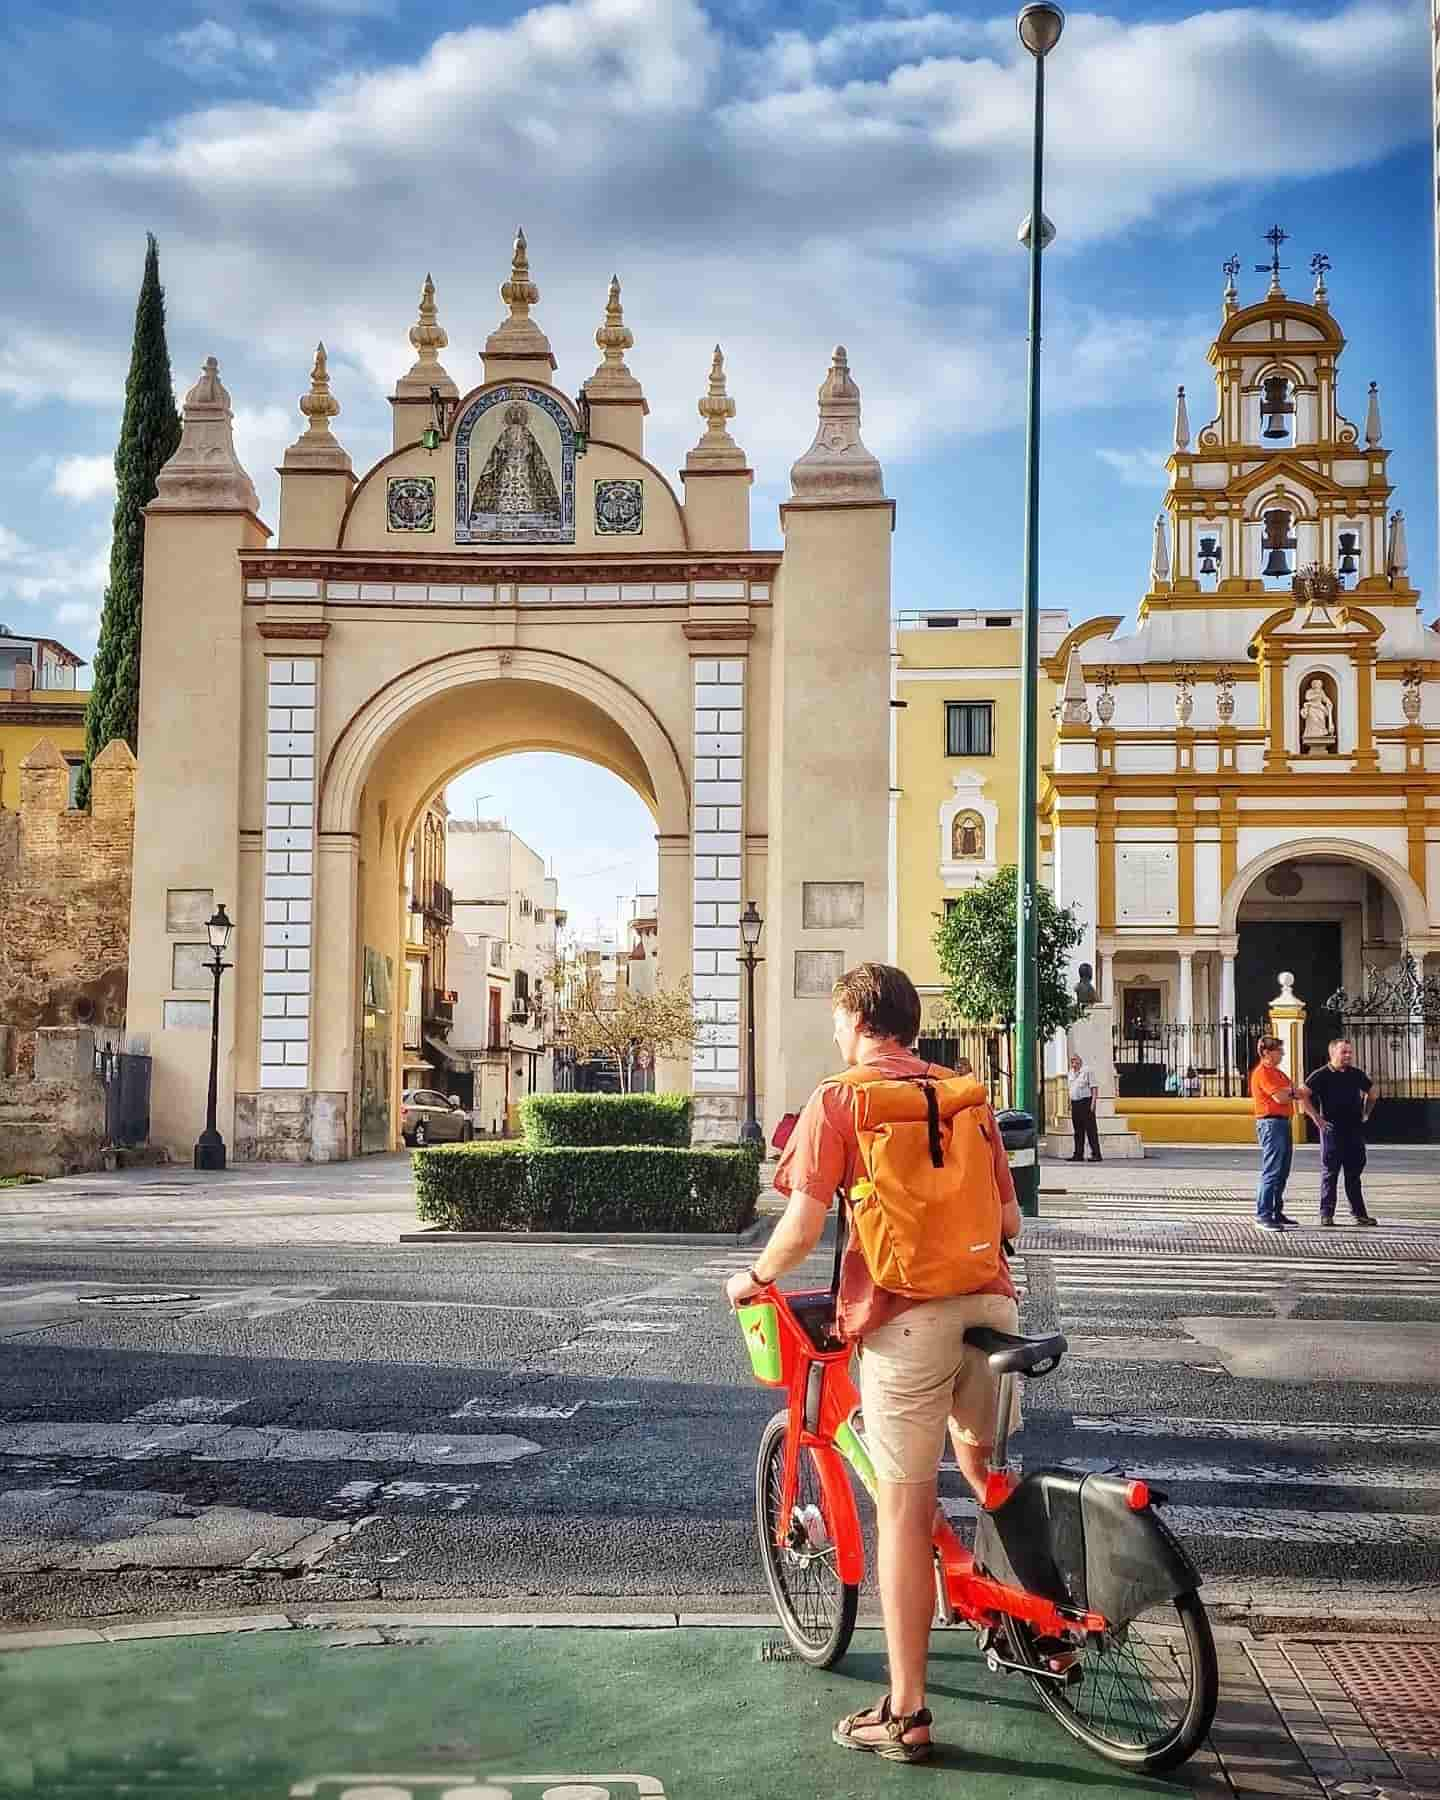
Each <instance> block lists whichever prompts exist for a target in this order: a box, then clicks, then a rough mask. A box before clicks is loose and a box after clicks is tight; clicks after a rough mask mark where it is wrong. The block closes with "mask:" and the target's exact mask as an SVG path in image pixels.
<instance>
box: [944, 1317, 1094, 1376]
mask: <svg viewBox="0 0 1440 1800" xmlns="http://www.w3.org/2000/svg"><path fill="white" fill-rule="evenodd" d="M965 1342H966V1343H967V1344H972V1345H973V1346H974V1347H975V1349H977V1350H983V1351H984V1352H985V1355H986V1359H987V1360H988V1362H989V1364H990V1367H991V1368H992V1369H993V1370H994V1371H995V1373H996V1374H997V1375H1048V1374H1049V1373H1050V1371H1051V1370H1052V1369H1053V1368H1055V1367H1056V1366H1057V1364H1058V1363H1059V1361H1060V1358H1061V1357H1062V1356H1063V1355H1064V1354H1065V1352H1066V1351H1067V1350H1068V1349H1069V1348H1070V1343H1069V1340H1068V1339H1067V1338H1066V1337H1065V1336H1064V1335H1063V1334H1062V1333H1061V1332H1058V1331H1057V1332H1055V1333H1053V1334H1052V1335H1051V1336H1050V1337H1016V1336H1015V1334H1014V1333H1013V1332H1010V1331H995V1330H993V1329H992V1328H991V1327H990V1326H989V1325H972V1326H971V1327H970V1329H969V1330H968V1331H967V1332H966V1333H965Z"/></svg>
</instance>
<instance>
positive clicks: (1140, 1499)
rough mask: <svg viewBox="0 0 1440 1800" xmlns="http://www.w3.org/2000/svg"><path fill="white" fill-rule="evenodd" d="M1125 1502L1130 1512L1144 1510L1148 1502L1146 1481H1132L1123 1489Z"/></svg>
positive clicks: (1148, 1493)
mask: <svg viewBox="0 0 1440 1800" xmlns="http://www.w3.org/2000/svg"><path fill="white" fill-rule="evenodd" d="M1125 1504H1126V1505H1127V1506H1128V1507H1129V1508H1130V1510H1131V1512H1144V1510H1145V1508H1146V1507H1147V1506H1148V1505H1149V1504H1150V1488H1149V1486H1148V1484H1147V1483H1146V1482H1143V1481H1132V1482H1131V1483H1130V1485H1129V1487H1128V1488H1126V1490H1125Z"/></svg>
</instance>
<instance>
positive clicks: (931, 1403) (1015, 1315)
mask: <svg viewBox="0 0 1440 1800" xmlns="http://www.w3.org/2000/svg"><path fill="white" fill-rule="evenodd" d="M971 1325H989V1326H990V1327H991V1328H992V1329H993V1330H996V1331H1018V1330H1019V1328H1020V1314H1019V1309H1018V1308H1017V1307H1016V1305H1015V1302H1014V1301H1013V1300H1010V1299H1007V1298H1006V1297H1005V1296H1004V1295H1003V1294H957V1295H956V1296H955V1297H954V1298H953V1299H949V1300H922V1301H921V1302H920V1303H919V1304H918V1305H916V1306H912V1307H910V1308H909V1309H908V1310H907V1311H905V1312H903V1313H901V1314H900V1315H899V1317H898V1318H895V1319H892V1320H891V1321H890V1323H889V1324H888V1325H882V1326H880V1327H879V1329H878V1330H876V1331H872V1332H869V1333H867V1334H866V1337H865V1340H864V1342H863V1344H862V1345H861V1350H860V1408H861V1411H862V1413H863V1414H864V1426H865V1442H866V1444H867V1446H868V1447H869V1451H870V1458H871V1461H872V1462H873V1463H874V1465H875V1473H876V1474H877V1475H878V1476H879V1478H880V1479H881V1481H897V1482H920V1481H933V1480H934V1479H935V1474H936V1471H937V1470H938V1469H939V1467H940V1458H941V1455H942V1454H943V1452H944V1449H945V1427H946V1424H947V1422H948V1423H950V1424H952V1425H953V1426H954V1428H955V1431H956V1434H957V1435H958V1437H959V1438H960V1441H961V1442H962V1443H965V1444H988V1443H990V1442H991V1440H992V1438H993V1436H994V1431H995V1399H996V1393H997V1391H998V1388H999V1378H998V1377H997V1376H995V1375H992V1374H991V1373H990V1365H989V1363H988V1362H987V1361H986V1360H985V1355H984V1352H983V1351H980V1350H976V1349H973V1348H972V1347H970V1346H969V1345H967V1344H966V1342H965V1332H966V1330H967V1329H968V1327H970V1326H971ZM1011 1393H1012V1395H1013V1396H1014V1398H1013V1400H1012V1402H1011V1413H1010V1429H1011V1430H1012V1431H1013V1430H1015V1429H1016V1427H1017V1426H1018V1425H1019V1423H1020V1395H1019V1384H1018V1383H1016V1382H1012V1383H1011Z"/></svg>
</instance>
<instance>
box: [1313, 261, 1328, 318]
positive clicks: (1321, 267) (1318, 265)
mask: <svg viewBox="0 0 1440 1800" xmlns="http://www.w3.org/2000/svg"><path fill="white" fill-rule="evenodd" d="M1329 268H1330V258H1329V257H1328V256H1327V255H1326V254H1325V252H1324V251H1323V250H1317V251H1316V252H1315V254H1314V255H1313V256H1312V257H1311V258H1310V273H1311V274H1312V275H1313V276H1314V277H1315V304H1316V305H1317V306H1319V307H1323V308H1327V309H1328V307H1329V305H1330V290H1329V288H1327V287H1326V285H1325V276H1326V273H1327V272H1328V270H1329Z"/></svg>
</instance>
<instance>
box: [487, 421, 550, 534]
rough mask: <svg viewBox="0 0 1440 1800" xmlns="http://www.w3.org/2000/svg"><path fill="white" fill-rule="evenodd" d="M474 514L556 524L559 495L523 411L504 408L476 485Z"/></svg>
mask: <svg viewBox="0 0 1440 1800" xmlns="http://www.w3.org/2000/svg"><path fill="white" fill-rule="evenodd" d="M472 511H474V512H477V513H490V514H496V513H498V514H504V515H506V516H514V515H517V514H525V515H539V516H540V517H542V518H548V519H553V520H555V521H557V522H558V521H559V518H560V494H559V491H558V489H557V488H556V486H555V477H554V476H553V475H552V474H551V473H550V465H549V463H548V462H546V460H545V452H544V451H543V450H542V449H541V448H540V446H539V444H538V443H537V442H536V441H535V434H534V432H533V431H531V429H530V423H529V420H528V418H527V417H526V413H525V408H524V407H523V406H521V405H519V404H516V405H512V406H507V407H506V408H505V423H504V425H503V426H502V428H501V431H500V435H499V437H497V438H496V440H495V443H494V445H493V447H492V448H491V451H490V454H489V456H488V457H486V459H485V467H484V468H483V469H482V470H481V472H480V479H479V480H478V481H477V482H476V483H475V504H474V506H473V508H472Z"/></svg>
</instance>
